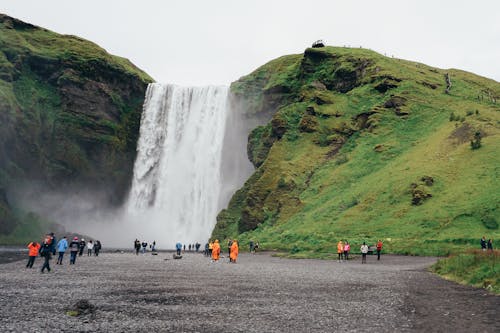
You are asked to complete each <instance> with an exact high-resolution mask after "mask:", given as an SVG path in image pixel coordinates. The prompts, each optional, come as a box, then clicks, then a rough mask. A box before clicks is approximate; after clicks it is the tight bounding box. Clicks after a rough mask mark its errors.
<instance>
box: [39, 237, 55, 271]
mask: <svg viewBox="0 0 500 333" xmlns="http://www.w3.org/2000/svg"><path fill="white" fill-rule="evenodd" d="M53 239H54V238H53V237H50V235H47V237H45V240H44V241H43V243H42V246H41V247H40V250H39V252H40V256H41V257H43V259H44V261H43V266H42V269H41V270H40V272H41V273H43V272H44V271H45V269H47V271H49V272H50V259H52V240H53Z"/></svg>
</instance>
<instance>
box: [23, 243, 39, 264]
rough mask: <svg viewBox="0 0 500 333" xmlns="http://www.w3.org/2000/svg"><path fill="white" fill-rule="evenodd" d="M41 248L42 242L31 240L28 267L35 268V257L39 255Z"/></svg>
mask: <svg viewBox="0 0 500 333" xmlns="http://www.w3.org/2000/svg"><path fill="white" fill-rule="evenodd" d="M39 250H40V244H38V243H37V242H31V243H29V244H28V256H29V258H28V264H27V265H26V268H33V264H34V263H35V259H36V257H37V256H38V251H39Z"/></svg>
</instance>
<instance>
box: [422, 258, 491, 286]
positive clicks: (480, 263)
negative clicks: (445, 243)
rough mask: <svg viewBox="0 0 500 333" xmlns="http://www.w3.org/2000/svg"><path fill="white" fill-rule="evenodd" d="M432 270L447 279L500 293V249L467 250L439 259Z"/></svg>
mask: <svg viewBox="0 0 500 333" xmlns="http://www.w3.org/2000/svg"><path fill="white" fill-rule="evenodd" d="M431 269H432V271H434V272H436V273H437V274H439V275H441V276H443V277H445V278H446V279H449V280H452V281H455V282H458V283H462V284H466V285H470V286H473V287H478V288H485V289H487V290H489V291H492V292H494V293H496V294H500V251H498V250H495V251H494V252H489V251H488V252H483V251H479V250H475V251H467V252H465V253H459V254H456V255H453V256H450V257H449V258H446V259H441V260H439V261H438V262H437V263H436V264H434V265H433V266H432V267H431Z"/></svg>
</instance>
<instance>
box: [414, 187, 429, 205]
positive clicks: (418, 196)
mask: <svg viewBox="0 0 500 333" xmlns="http://www.w3.org/2000/svg"><path fill="white" fill-rule="evenodd" d="M411 194H412V199H411V204H412V205H414V206H419V205H421V204H423V203H424V201H425V200H427V199H429V198H431V197H432V194H430V193H428V192H427V190H426V189H425V187H423V186H421V185H419V186H416V187H414V188H412V190H411Z"/></svg>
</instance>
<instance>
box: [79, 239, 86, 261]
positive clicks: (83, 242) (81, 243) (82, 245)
mask: <svg viewBox="0 0 500 333" xmlns="http://www.w3.org/2000/svg"><path fill="white" fill-rule="evenodd" d="M84 249H85V239H84V238H82V239H80V250H79V251H78V256H79V257H81V256H82V255H83V250H84Z"/></svg>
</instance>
